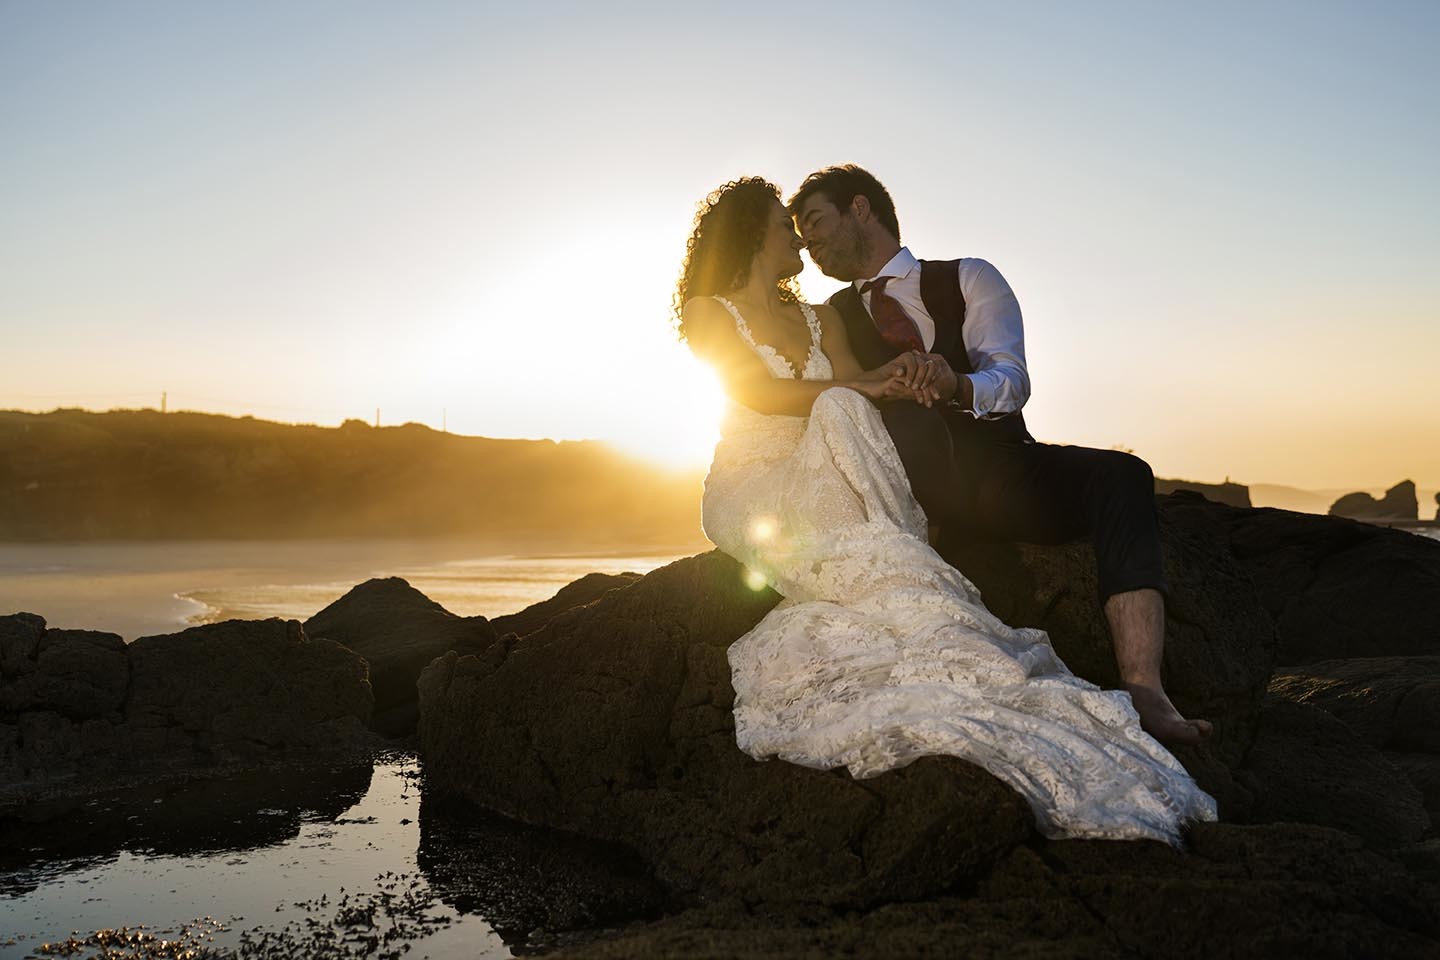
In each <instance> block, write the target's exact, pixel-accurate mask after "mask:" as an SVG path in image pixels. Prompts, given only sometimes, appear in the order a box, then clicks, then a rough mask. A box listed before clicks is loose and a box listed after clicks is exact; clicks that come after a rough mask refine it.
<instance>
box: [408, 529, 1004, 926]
mask: <svg viewBox="0 0 1440 960" xmlns="http://www.w3.org/2000/svg"><path fill="white" fill-rule="evenodd" d="M743 573H744V571H743V569H742V568H741V567H740V565H739V564H737V563H736V562H735V561H733V560H731V559H729V558H728V557H725V556H723V555H721V554H719V553H718V552H712V553H708V554H704V555H702V556H699V557H694V558H690V559H688V560H682V561H678V562H676V563H674V564H671V565H670V566H668V567H665V568H663V569H661V570H658V571H655V572H653V573H651V574H649V575H648V576H646V577H645V578H643V579H642V580H640V581H638V582H637V583H635V584H633V585H632V586H630V587H627V588H625V589H623V590H619V591H611V592H609V593H607V594H606V595H604V596H603V597H601V599H600V600H598V601H596V602H595V603H593V604H591V605H590V606H588V607H585V608H583V609H582V610H577V611H571V612H570V613H567V614H562V615H561V616H559V617H557V618H556V619H553V620H551V621H550V623H549V624H548V625H546V626H545V627H543V628H541V629H540V630H538V631H536V632H535V633H532V634H530V635H529V636H527V637H524V638H521V639H518V640H514V641H513V642H511V643H508V644H499V645H497V646H496V647H495V648H492V651H491V652H490V653H487V656H486V657H483V658H482V657H462V656H459V655H457V654H447V655H446V656H445V657H443V658H441V659H440V660H438V661H436V662H435V663H433V664H431V665H430V667H428V668H427V669H426V670H425V672H424V673H423V674H422V675H421V679H420V698H421V699H420V739H421V744H422V751H423V755H424V757H425V764H426V776H427V785H428V786H429V787H430V788H431V789H435V790H438V791H440V792H441V793H448V794H451V795H455V796H460V797H463V798H464V799H467V800H469V801H471V802H474V803H477V804H479V805H481V806H483V807H486V808H489V809H491V810H495V811H498V812H500V813H502V814H504V815H506V816H509V817H513V818H515V819H518V820H520V821H522V822H525V823H530V824H535V825H541V826H547V827H552V828H558V829H563V830H570V831H573V832H576V833H580V834H582V835H584V836H588V837H591V838H595V839H600V840H605V841H610V842H618V843H621V844H624V845H625V846H627V847H629V848H631V849H633V850H635V851H637V852H638V853H640V855H641V856H642V857H643V858H644V859H645V860H646V861H647V862H648V863H649V864H651V866H652V867H653V868H654V870H655V871H656V875H657V878H658V879H659V880H660V881H661V882H662V883H664V884H665V885H666V886H667V888H669V889H670V890H672V891H674V892H676V894H677V895H680V896H686V897H692V898H695V897H700V896H707V897H708V896H712V895H716V894H718V893H720V892H723V891H732V892H738V893H742V894H744V895H745V896H747V897H758V898H787V897H795V896H816V897H821V898H823V899H825V900H827V901H828V902H856V903H863V902H869V901H873V900H875V899H877V898H890V899H893V898H904V897H913V896H922V895H925V894H927V893H933V892H935V891H937V890H940V889H944V888H946V887H947V886H949V885H951V884H954V883H956V882H959V881H961V880H962V879H964V878H971V877H974V876H975V875H977V874H978V873H979V872H981V871H982V870H983V868H984V866H985V865H986V864H987V863H988V862H989V861H990V860H991V859H993V858H994V857H995V856H997V855H998V854H999V853H1000V852H1002V851H1004V850H1005V849H1008V848H1009V847H1010V846H1012V845H1013V844H1015V843H1018V842H1021V841H1023V840H1024V839H1025V838H1026V837H1028V836H1030V835H1031V833H1032V831H1033V820H1032V818H1031V816H1030V813H1029V810H1028V809H1027V808H1026V807H1025V806H1024V804H1023V802H1022V801H1021V800H1020V798H1019V796H1018V795H1017V794H1015V793H1014V792H1013V791H1011V790H1010V789H1009V788H1007V787H1005V786H1004V785H1003V784H1001V783H1000V782H999V781H998V780H995V779H994V778H993V777H991V776H990V775H989V774H987V773H985V772H984V771H983V770H981V769H979V768H978V767H974V766H971V765H970V764H966V763H963V762H961V761H958V760H954V759H953V758H948V757H929V758H925V759H923V760H921V761H919V762H917V763H914V764H912V765H911V766H909V767H907V768H905V769H903V770H899V771H895V772H892V773H890V774H887V775H886V776H884V777H879V778H875V779H873V780H865V781H854V780H852V779H851V778H850V777H849V776H848V774H845V773H843V772H822V771H817V770H810V769H806V768H802V767H798V766H795V765H792V764H786V763H778V762H771V763H761V762H757V761H755V760H752V759H750V758H749V757H747V756H745V755H744V754H742V753H741V752H740V751H739V750H738V749H737V748H736V746H735V732H734V722H733V718H732V714H731V708H732V704H733V700H734V691H733V689H732V688H731V686H730V673H729V665H728V663H727V661H726V659H725V651H726V649H727V647H728V646H729V645H730V643H731V642H733V641H734V639H735V638H737V637H739V636H740V635H741V634H742V633H744V632H745V631H747V630H748V629H749V628H750V627H751V626H753V625H754V624H755V623H757V622H758V621H759V620H760V618H761V617H762V616H763V615H764V614H765V613H766V612H767V611H768V610H769V609H770V608H771V607H772V606H773V605H774V604H775V602H776V601H777V599H778V598H777V597H776V595H775V594H774V593H771V592H770V591H768V590H767V591H762V592H756V591H753V590H751V589H749V588H748V587H746V586H745V584H744V582H743ZM491 654H494V655H493V656H492V655H491Z"/></svg>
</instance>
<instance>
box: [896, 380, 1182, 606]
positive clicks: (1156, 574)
mask: <svg viewBox="0 0 1440 960" xmlns="http://www.w3.org/2000/svg"><path fill="white" fill-rule="evenodd" d="M881 415H882V417H883V419H884V421H885V426H886V428H887V429H888V430H889V431H890V437H891V439H893V440H894V441H895V447H896V449H897V450H898V451H899V452H900V460H901V461H902V462H903V463H904V464H905V472H906V474H907V475H908V476H909V478H910V486H911V489H912V490H914V492H915V499H916V500H919V501H920V506H922V507H924V508H925V513H926V515H927V516H929V518H930V522H931V523H933V524H938V525H939V526H940V527H941V529H942V531H943V532H944V535H945V536H962V537H975V538H980V539H984V540H1005V541H1016V540H1018V541H1022V542H1025V543H1042V544H1056V543H1068V542H1070V541H1072V540H1081V539H1086V538H1089V539H1090V540H1092V541H1093V542H1094V545H1095V564H1096V567H1097V569H1098V571H1099V578H1100V599H1101V602H1102V603H1103V602H1104V601H1105V600H1106V599H1107V598H1109V597H1110V596H1112V595H1113V594H1116V593H1124V592H1126V591H1129V590H1139V589H1142V588H1145V587H1152V588H1154V589H1156V590H1159V591H1160V592H1161V593H1165V592H1166V583H1165V566H1164V560H1163V557H1162V556H1161V551H1160V525H1159V521H1158V520H1157V518H1156V515H1155V476H1154V474H1153V473H1152V472H1151V470H1150V465H1149V464H1147V463H1146V462H1145V461H1144V460H1141V459H1140V458H1139V457H1136V456H1134V455H1133V454H1129V453H1124V452H1122V451H1119V450H1096V449H1093V448H1091V447H1073V446H1061V445H1056V444H1049V443H1016V442H1013V441H1008V440H998V439H996V438H994V437H991V436H987V435H985V434H984V431H983V430H977V429H975V427H976V425H975V424H973V423H971V424H966V423H964V422H961V421H960V418H961V417H965V416H967V415H966V414H961V413H956V412H953V411H949V410H942V408H939V407H928V408H927V407H923V406H920V405H919V404H915V403H909V402H903V401H902V402H896V403H891V404H887V405H885V406H884V407H882V408H881Z"/></svg>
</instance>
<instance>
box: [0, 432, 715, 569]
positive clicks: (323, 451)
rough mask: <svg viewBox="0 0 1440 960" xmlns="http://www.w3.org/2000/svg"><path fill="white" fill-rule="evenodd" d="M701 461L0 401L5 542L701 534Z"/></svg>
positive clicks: (634, 538) (581, 446) (583, 444)
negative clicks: (0, 405) (676, 465)
mask: <svg viewBox="0 0 1440 960" xmlns="http://www.w3.org/2000/svg"><path fill="white" fill-rule="evenodd" d="M701 478H702V475H701V474H700V473H698V472H693V471H692V472H689V473H680V472H675V471H666V470H663V469H659V468H656V467H655V466H653V465H652V464H649V463H645V462H642V461H638V460H633V459H631V458H628V457H626V456H624V455H622V454H620V453H618V452H616V451H614V450H613V449H611V448H610V447H608V446H606V445H605V444H603V443H599V442H594V441H565V442H555V441H551V440H493V439H489V438H485V437H464V436H457V435H455V434H450V433H442V432H439V431H436V430H432V429H431V428H429V427H426V426H422V425H420V424H414V423H410V424H405V425H404V426H399V427H381V428H376V427H371V426H370V425H369V424H366V423H364V422H363V421H359V420H347V421H345V423H343V424H342V425H340V426H339V427H318V426H308V425H295V424H283V423H274V422H270V421H265V420H257V419H254V418H251V417H228V416H220V415H216V414H205V413H160V412H159V411H154V410H122V411H110V412H106V413H95V412H89V411H84V410H56V411H53V412H51V413H38V414H37V413H22V412H16V411H0V540H11V541H42V540H49V541H53V540H108V539H124V540H170V539H181V540H183V539H298V538H324V537H431V536H455V537H464V536H476V535H484V536H550V535H556V536H563V537H566V538H569V539H573V540H575V541H598V540H606V541H614V540H623V541H625V542H629V543H645V542H671V541H675V540H686V541H689V540H694V539H696V538H698V537H699V535H700V534H699V527H700V509H699V497H700V481H701Z"/></svg>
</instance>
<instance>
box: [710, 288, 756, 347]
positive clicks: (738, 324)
mask: <svg viewBox="0 0 1440 960" xmlns="http://www.w3.org/2000/svg"><path fill="white" fill-rule="evenodd" d="M712 296H713V297H714V299H716V300H718V301H720V305H721V306H723V307H724V308H725V309H726V310H728V311H730V316H731V317H733V318H734V319H735V329H736V330H737V331H738V332H739V333H740V339H742V340H744V341H745V342H746V343H748V344H749V345H750V349H752V350H758V349H759V346H758V345H757V344H756V343H755V337H754V335H753V334H751V333H750V325H749V324H748V323H746V322H745V317H744V316H743V315H741V313H740V308H739V307H737V306H735V304H733V303H731V302H730V301H729V300H726V299H725V298H724V297H722V296H720V295H719V294H718V293H717V294H713V295H712Z"/></svg>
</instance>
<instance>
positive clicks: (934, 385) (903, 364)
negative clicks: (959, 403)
mask: <svg viewBox="0 0 1440 960" xmlns="http://www.w3.org/2000/svg"><path fill="white" fill-rule="evenodd" d="M880 370H882V371H884V372H885V373H887V374H888V375H889V376H891V377H893V378H894V379H895V381H896V382H897V384H898V385H899V386H898V389H897V391H896V393H894V394H893V395H894V396H898V397H907V398H908V399H911V400H914V401H915V402H916V403H921V404H924V405H925V406H927V407H931V406H934V405H935V404H936V403H937V402H943V401H946V400H949V399H950V398H951V397H953V396H955V391H956V390H957V389H958V387H959V377H958V376H957V375H956V373H955V371H954V370H952V369H951V367H950V364H949V362H947V361H946V359H945V358H944V357H942V356H941V355H940V354H938V353H921V352H919V351H918V350H911V351H909V352H908V353H902V354H900V355H899V356H898V357H896V358H895V359H894V360H891V361H890V362H889V363H887V364H886V365H885V366H884V367H881V368H880Z"/></svg>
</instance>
